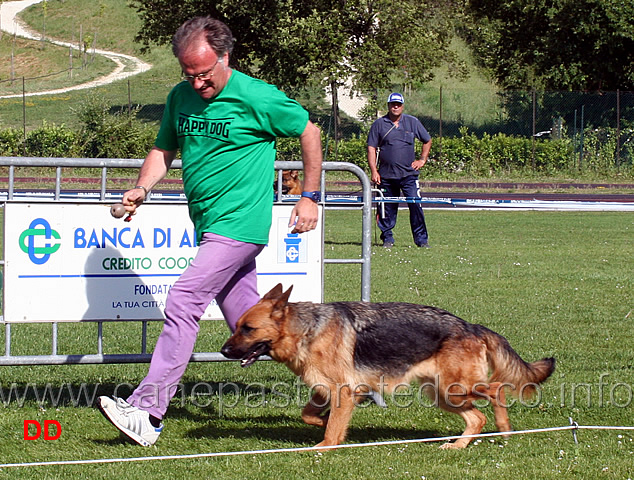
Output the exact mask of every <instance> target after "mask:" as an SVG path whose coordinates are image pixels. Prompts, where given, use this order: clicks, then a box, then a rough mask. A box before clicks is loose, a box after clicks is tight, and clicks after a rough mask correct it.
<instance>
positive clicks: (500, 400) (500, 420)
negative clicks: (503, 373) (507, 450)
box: [487, 383, 512, 438]
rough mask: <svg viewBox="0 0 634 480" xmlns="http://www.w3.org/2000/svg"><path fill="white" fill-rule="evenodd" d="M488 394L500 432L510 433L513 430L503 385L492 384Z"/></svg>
mask: <svg viewBox="0 0 634 480" xmlns="http://www.w3.org/2000/svg"><path fill="white" fill-rule="evenodd" d="M487 393H488V394H489V396H490V397H491V405H492V406H493V413H494V415H495V426H496V427H497V429H498V432H510V431H511V430H512V428H511V421H510V420H509V413H508V411H507V409H506V407H507V405H506V394H505V392H504V386H503V384H501V383H492V384H490V385H489V390H488V392H487ZM505 438H508V435H506V436H505Z"/></svg>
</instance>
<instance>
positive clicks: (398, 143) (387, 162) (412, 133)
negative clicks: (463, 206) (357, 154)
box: [367, 114, 431, 179]
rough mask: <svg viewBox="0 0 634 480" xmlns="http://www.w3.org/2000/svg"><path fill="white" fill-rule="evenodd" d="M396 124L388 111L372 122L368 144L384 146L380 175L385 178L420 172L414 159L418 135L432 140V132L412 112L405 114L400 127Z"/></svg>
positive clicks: (380, 162)
mask: <svg viewBox="0 0 634 480" xmlns="http://www.w3.org/2000/svg"><path fill="white" fill-rule="evenodd" d="M393 126H394V123H393V122H392V120H390V117H389V115H385V116H383V117H381V118H379V119H377V120H376V121H375V122H374V123H373V124H372V126H371V127H370V133H368V141H367V144H368V146H369V147H374V148H378V147H381V153H380V155H379V175H381V178H385V179H390V178H394V179H396V178H403V177H408V176H410V175H418V171H417V170H414V169H413V168H412V162H413V161H414V160H416V151H415V150H414V141H415V139H416V138H418V139H419V140H420V141H421V142H423V143H427V142H429V141H431V136H430V135H429V133H428V132H427V130H426V129H425V127H423V124H422V123H420V120H418V118H416V117H414V116H412V115H406V114H403V115H401V119H400V121H399V125H398V128H392V127H393ZM390 129H391V131H390ZM388 131H389V133H388ZM386 134H387V135H386Z"/></svg>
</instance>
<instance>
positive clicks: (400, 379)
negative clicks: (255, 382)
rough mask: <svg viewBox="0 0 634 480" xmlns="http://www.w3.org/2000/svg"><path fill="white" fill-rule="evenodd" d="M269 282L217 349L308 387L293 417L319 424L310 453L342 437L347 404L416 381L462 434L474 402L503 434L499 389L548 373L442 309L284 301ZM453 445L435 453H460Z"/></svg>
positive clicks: (472, 420) (519, 388)
mask: <svg viewBox="0 0 634 480" xmlns="http://www.w3.org/2000/svg"><path fill="white" fill-rule="evenodd" d="M291 290H292V287H291V288H289V289H288V290H287V291H286V292H283V290H282V285H280V284H278V285H277V286H276V287H275V288H273V289H272V290H271V291H270V292H268V293H267V294H266V295H265V296H264V297H263V298H262V299H261V300H260V301H259V302H258V303H257V304H256V305H255V306H253V307H252V308H251V309H249V310H248V311H247V312H246V313H245V314H244V315H243V316H242V317H241V318H240V320H239V321H238V324H237V327H236V331H235V333H234V334H233V335H232V336H231V337H230V338H229V339H228V340H227V342H226V343H225V345H224V346H223V347H222V350H221V351H222V354H223V355H225V356H226V357H227V358H232V359H242V365H243V366H249V365H251V364H252V363H253V362H255V361H256V360H257V359H258V357H259V356H260V355H265V354H268V355H270V356H271V358H273V359H274V360H276V361H278V362H281V363H284V364H286V365H287V366H288V368H290V369H291V370H292V371H293V372H294V373H295V374H296V375H299V376H300V377H301V378H302V380H303V381H304V382H305V383H306V384H307V385H308V386H309V387H311V388H312V389H313V392H314V393H313V397H312V398H311V401H310V402H309V403H308V404H307V405H306V406H305V407H304V409H303V411H302V419H303V420H304V422H306V423H307V424H309V425H317V426H320V427H325V429H326V432H325V436H324V440H323V441H322V442H321V443H319V444H318V446H327V445H338V444H340V443H342V442H343V441H344V440H345V437H346V432H347V429H348V424H349V422H350V419H351V417H352V412H353V410H354V408H355V405H356V404H357V403H359V402H361V401H363V400H364V399H365V398H366V395H367V394H368V393H369V392H370V391H371V390H375V391H377V392H381V393H382V394H385V393H389V392H391V391H393V390H394V388H395V387H397V386H399V385H401V386H402V385H409V384H410V382H412V381H418V382H419V383H420V384H421V385H426V393H428V394H429V395H430V397H431V398H432V399H433V400H434V402H435V403H436V404H437V406H439V407H440V408H443V409H444V410H447V411H449V412H453V413H456V414H458V415H460V416H461V417H462V418H463V420H464V421H465V423H466V428H465V430H464V432H463V434H462V435H477V434H479V433H480V432H481V431H482V428H483V427H484V425H485V423H486V417H485V416H484V414H483V413H482V412H480V411H479V410H478V409H477V408H476V406H475V405H474V402H475V401H477V400H480V402H479V403H481V402H482V401H483V400H484V401H488V402H490V403H491V404H492V406H493V411H494V414H495V424H496V426H497V428H498V430H499V431H500V432H508V431H510V430H511V425H510V422H509V418H508V414H507V410H506V399H505V393H504V392H505V390H510V391H511V392H513V393H515V394H516V395H517V394H521V395H522V397H524V396H526V395H530V394H531V393H533V392H534V390H535V388H536V387H537V385H539V384H540V383H541V382H543V381H545V380H546V379H547V378H548V377H549V376H550V375H551V373H552V372H553V371H554V369H555V359H554V358H544V359H542V360H539V361H536V362H533V363H527V362H525V361H524V360H522V359H521V358H520V356H519V355H518V354H517V353H516V352H515V351H514V350H513V349H512V348H511V346H510V345H509V343H508V342H507V340H506V339H505V338H504V337H502V336H501V335H498V334H497V333H495V332H493V331H492V330H489V329H488V328H486V327H483V326H481V325H475V324H470V323H467V322H465V321H464V320H462V319H460V318H458V317H456V316H455V315H452V314H451V313H449V312H446V311H444V310H441V309H438V308H435V307H429V306H422V305H416V304H409V303H396V302H393V303H367V302H335V303H327V304H316V303H310V302H299V303H289V301H288V298H289V296H290V293H291ZM470 441H471V438H469V437H467V438H459V439H458V440H456V441H455V442H454V443H447V444H444V445H443V448H463V447H466V446H467V445H468V444H469V442H470Z"/></svg>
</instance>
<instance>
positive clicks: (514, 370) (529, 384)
mask: <svg viewBox="0 0 634 480" xmlns="http://www.w3.org/2000/svg"><path fill="white" fill-rule="evenodd" d="M483 328H484V327H483ZM486 330H487V332H486V333H485V334H484V338H485V342H486V345H487V359H488V362H489V368H490V370H491V372H492V373H491V375H490V377H489V382H491V383H493V382H501V383H503V384H504V385H505V386H507V387H509V389H510V390H511V393H512V394H514V395H515V396H519V397H521V398H524V397H531V396H532V395H534V394H535V391H536V390H537V386H538V385H539V384H540V383H542V382H544V381H545V380H546V379H547V378H548V377H550V375H551V374H552V373H553V372H554V371H555V359H554V358H553V357H549V358H542V359H541V360H537V361H536V362H531V363H528V362H525V361H524V360H523V359H522V358H521V357H520V356H519V355H518V353H517V352H516V351H515V350H513V348H512V347H511V345H510V344H509V342H508V341H507V340H506V338H504V337H503V336H501V335H498V334H497V333H495V332H493V331H491V330H488V329H486Z"/></svg>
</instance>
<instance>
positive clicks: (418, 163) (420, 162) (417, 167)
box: [412, 158, 427, 170]
mask: <svg viewBox="0 0 634 480" xmlns="http://www.w3.org/2000/svg"><path fill="white" fill-rule="evenodd" d="M426 163H427V159H426V158H425V159H422V158H421V159H419V160H414V161H413V162H412V168H413V169H414V170H420V169H421V168H423V167H424V166H425V164H426Z"/></svg>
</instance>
